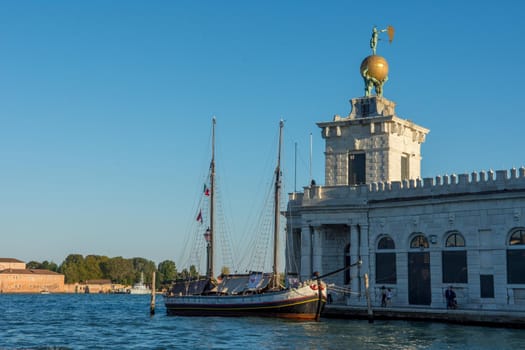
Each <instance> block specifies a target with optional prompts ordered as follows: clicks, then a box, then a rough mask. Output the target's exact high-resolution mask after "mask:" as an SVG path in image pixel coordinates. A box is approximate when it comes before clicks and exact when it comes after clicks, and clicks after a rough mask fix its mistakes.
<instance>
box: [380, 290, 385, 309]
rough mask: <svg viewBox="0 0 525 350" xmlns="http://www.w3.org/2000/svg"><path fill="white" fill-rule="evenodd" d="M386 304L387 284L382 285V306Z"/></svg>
mask: <svg viewBox="0 0 525 350" xmlns="http://www.w3.org/2000/svg"><path fill="white" fill-rule="evenodd" d="M385 306H386V288H385V286H383V287H381V307H385Z"/></svg>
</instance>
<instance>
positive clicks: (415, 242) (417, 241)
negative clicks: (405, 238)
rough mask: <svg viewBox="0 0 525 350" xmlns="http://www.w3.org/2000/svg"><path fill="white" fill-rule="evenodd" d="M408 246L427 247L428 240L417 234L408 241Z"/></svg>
mask: <svg viewBox="0 0 525 350" xmlns="http://www.w3.org/2000/svg"><path fill="white" fill-rule="evenodd" d="M410 248H428V240H427V238H426V237H425V236H423V235H417V236H415V237H414V238H412V241H410Z"/></svg>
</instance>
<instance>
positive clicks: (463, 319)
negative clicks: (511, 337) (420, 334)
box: [321, 304, 525, 328]
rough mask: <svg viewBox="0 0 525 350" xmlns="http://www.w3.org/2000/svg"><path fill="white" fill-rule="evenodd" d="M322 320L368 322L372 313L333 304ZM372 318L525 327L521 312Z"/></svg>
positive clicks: (379, 312)
mask: <svg viewBox="0 0 525 350" xmlns="http://www.w3.org/2000/svg"><path fill="white" fill-rule="evenodd" d="M321 317H323V318H343V319H363V320H365V319H369V311H368V310H367V307H366V306H363V307H355V306H346V305H338V304H330V305H326V307H325V309H324V311H323V313H322V314H321ZM373 317H374V320H411V321H427V322H446V323H456V324H464V325H477V326H491V327H508V328H525V312H521V311H496V310H471V309H456V310H448V309H430V308H414V307H410V308H408V307H374V308H373Z"/></svg>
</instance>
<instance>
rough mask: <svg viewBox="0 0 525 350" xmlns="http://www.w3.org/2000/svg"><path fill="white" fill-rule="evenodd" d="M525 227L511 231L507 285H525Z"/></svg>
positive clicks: (508, 248) (508, 249)
mask: <svg viewBox="0 0 525 350" xmlns="http://www.w3.org/2000/svg"><path fill="white" fill-rule="evenodd" d="M523 271H525V227H516V228H514V229H512V230H510V233H509V240H508V247H507V283H509V284H523V283H525V274H524V273H523Z"/></svg>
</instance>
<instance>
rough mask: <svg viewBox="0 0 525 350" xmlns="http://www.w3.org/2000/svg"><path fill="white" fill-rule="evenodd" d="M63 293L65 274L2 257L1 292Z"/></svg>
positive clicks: (0, 265) (0, 263) (0, 270)
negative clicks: (28, 265) (31, 266)
mask: <svg viewBox="0 0 525 350" xmlns="http://www.w3.org/2000/svg"><path fill="white" fill-rule="evenodd" d="M41 292H50V293H63V292H64V275H62V274H60V273H57V272H53V271H49V270H41V269H26V264H25V263H24V262H23V261H20V260H17V259H12V258H0V293H41Z"/></svg>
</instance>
